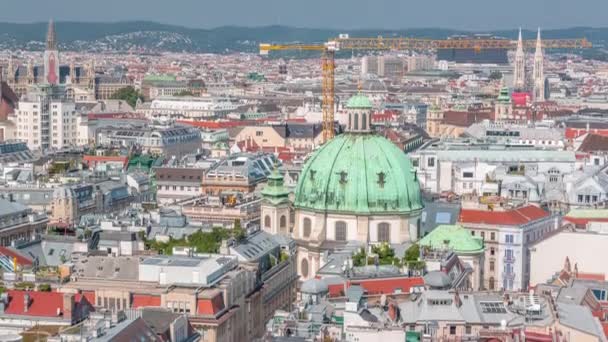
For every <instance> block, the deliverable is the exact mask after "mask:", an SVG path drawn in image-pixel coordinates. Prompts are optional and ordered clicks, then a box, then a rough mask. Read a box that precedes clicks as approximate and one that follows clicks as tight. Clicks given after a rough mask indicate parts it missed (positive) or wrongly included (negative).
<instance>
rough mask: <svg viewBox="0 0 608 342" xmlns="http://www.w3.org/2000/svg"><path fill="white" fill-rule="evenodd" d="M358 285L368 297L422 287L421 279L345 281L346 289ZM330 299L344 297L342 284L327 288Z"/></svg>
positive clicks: (407, 291)
mask: <svg viewBox="0 0 608 342" xmlns="http://www.w3.org/2000/svg"><path fill="white" fill-rule="evenodd" d="M351 285H360V286H361V287H362V288H363V289H364V290H365V291H366V292H367V294H368V295H378V294H392V293H395V291H396V290H398V289H400V290H401V293H409V292H410V291H411V289H412V287H414V286H423V285H424V280H423V279H422V277H411V278H410V277H398V278H379V279H363V280H347V283H346V287H347V288H348V287H350V286H351ZM328 288H329V296H330V297H341V296H344V284H343V283H339V284H331V285H329V286H328Z"/></svg>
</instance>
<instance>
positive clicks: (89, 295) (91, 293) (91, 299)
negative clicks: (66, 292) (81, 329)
mask: <svg viewBox="0 0 608 342" xmlns="http://www.w3.org/2000/svg"><path fill="white" fill-rule="evenodd" d="M81 296H82V297H84V298H86V300H87V302H89V303H91V304H95V291H82V294H81Z"/></svg>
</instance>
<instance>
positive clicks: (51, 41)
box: [46, 19, 57, 50]
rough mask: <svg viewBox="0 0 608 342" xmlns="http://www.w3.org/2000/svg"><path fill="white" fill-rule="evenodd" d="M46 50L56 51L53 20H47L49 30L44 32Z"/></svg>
mask: <svg viewBox="0 0 608 342" xmlns="http://www.w3.org/2000/svg"><path fill="white" fill-rule="evenodd" d="M46 49H47V50H57V37H56V34H55V23H53V19H51V20H49V28H48V30H47V32H46Z"/></svg>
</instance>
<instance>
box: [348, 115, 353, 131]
mask: <svg viewBox="0 0 608 342" xmlns="http://www.w3.org/2000/svg"><path fill="white" fill-rule="evenodd" d="M352 128H353V116H352V115H350V114H348V129H352Z"/></svg>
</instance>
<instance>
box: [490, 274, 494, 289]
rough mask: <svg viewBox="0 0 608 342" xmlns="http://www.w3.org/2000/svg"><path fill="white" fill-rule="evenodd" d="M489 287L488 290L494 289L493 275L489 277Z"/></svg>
mask: <svg viewBox="0 0 608 342" xmlns="http://www.w3.org/2000/svg"><path fill="white" fill-rule="evenodd" d="M489 288H490V290H494V277H490V284H489Z"/></svg>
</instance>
